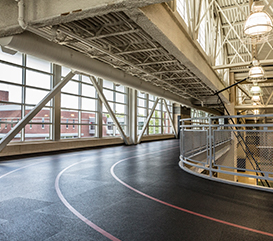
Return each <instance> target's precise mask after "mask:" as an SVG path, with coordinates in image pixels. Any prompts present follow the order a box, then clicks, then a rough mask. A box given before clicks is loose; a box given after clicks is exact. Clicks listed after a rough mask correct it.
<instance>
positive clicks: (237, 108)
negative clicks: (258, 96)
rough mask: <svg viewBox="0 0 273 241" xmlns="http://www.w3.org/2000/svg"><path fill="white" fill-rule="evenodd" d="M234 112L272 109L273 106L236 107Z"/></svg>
mask: <svg viewBox="0 0 273 241" xmlns="http://www.w3.org/2000/svg"><path fill="white" fill-rule="evenodd" d="M235 109H236V110H252V109H273V105H236V106H235Z"/></svg>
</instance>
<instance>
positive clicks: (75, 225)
mask: <svg viewBox="0 0 273 241" xmlns="http://www.w3.org/2000/svg"><path fill="white" fill-rule="evenodd" d="M178 156H179V142H178V140H167V141H159V142H149V143H142V144H140V145H137V146H114V147H106V148H94V149H89V150H81V151H75V152H67V153H59V154H54V155H52V154H51V155H46V156H36V157H27V158H23V159H16V160H15V159H14V160H2V161H1V162H0V240H1V241H3V240H8V241H10V240H12V241H13V240H20V241H23V240H27V241H32V240H38V241H40V240H48V241H49V240H50V241H52V240H62V241H68V240H95V241H100V240H124V241H125V240H128V241H133V240H137V241H146V240H147V241H161V240H164V241H165V240H170V241H173V240H179V241H181V240H194V241H198V240H202V241H203V240H221V241H223V240H228V241H231V240H232V241H234V240H240V241H241V240H247V241H251V240H255V241H256V240H263V241H265V240H273V194H272V193H266V192H261V191H255V190H250V189H244V188H240V187H234V186H229V185H225V184H221V183H217V182H212V181H208V180H205V179H202V178H199V177H196V176H193V175H190V174H188V173H186V172H184V171H183V170H181V169H180V168H179V166H178V161H179V159H178Z"/></svg>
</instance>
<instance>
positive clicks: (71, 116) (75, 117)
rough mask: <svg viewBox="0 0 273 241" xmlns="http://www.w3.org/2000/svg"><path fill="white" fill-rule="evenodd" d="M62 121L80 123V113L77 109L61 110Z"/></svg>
mask: <svg viewBox="0 0 273 241" xmlns="http://www.w3.org/2000/svg"><path fill="white" fill-rule="evenodd" d="M61 123H72V124H76V123H79V113H78V111H75V110H61Z"/></svg>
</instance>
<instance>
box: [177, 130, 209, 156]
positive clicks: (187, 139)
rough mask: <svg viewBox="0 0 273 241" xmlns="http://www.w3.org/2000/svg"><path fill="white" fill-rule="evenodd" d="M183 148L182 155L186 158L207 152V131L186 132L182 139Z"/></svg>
mask: <svg viewBox="0 0 273 241" xmlns="http://www.w3.org/2000/svg"><path fill="white" fill-rule="evenodd" d="M182 147H183V152H182V153H183V155H184V156H185V157H188V156H191V155H193V154H195V153H198V152H201V151H204V150H206V148H207V131H206V130H185V131H184V134H183V139H182Z"/></svg>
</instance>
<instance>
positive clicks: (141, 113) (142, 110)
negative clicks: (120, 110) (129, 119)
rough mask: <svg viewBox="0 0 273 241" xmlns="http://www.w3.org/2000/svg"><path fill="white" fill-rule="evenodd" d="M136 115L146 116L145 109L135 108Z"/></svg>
mask: <svg viewBox="0 0 273 241" xmlns="http://www.w3.org/2000/svg"><path fill="white" fill-rule="evenodd" d="M137 115H138V116H146V109H143V108H137Z"/></svg>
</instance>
